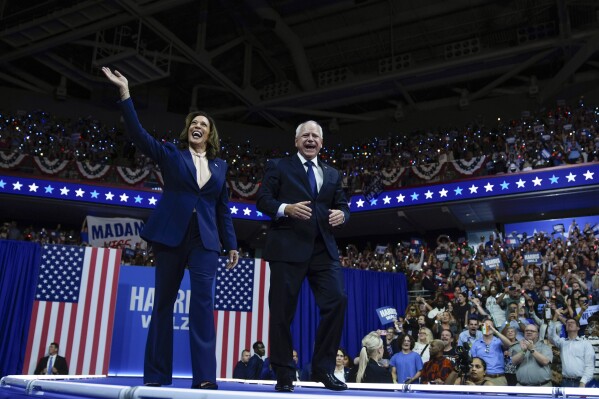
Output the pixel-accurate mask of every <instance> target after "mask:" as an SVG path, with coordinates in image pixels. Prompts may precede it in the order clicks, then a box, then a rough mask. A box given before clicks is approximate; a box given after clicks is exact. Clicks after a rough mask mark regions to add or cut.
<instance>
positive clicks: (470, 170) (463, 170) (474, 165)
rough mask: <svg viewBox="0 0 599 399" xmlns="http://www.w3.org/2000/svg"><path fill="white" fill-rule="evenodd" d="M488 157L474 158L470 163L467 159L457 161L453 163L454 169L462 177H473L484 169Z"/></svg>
mask: <svg viewBox="0 0 599 399" xmlns="http://www.w3.org/2000/svg"><path fill="white" fill-rule="evenodd" d="M485 159H486V157H485V156H484V155H481V156H480V157H474V158H472V159H471V160H470V161H466V160H465V159H456V160H455V161H453V162H452V163H453V167H454V168H455V170H457V171H458V173H460V174H462V175H472V174H474V173H475V172H476V171H477V170H479V169H480V168H482V167H483V165H484V164H485Z"/></svg>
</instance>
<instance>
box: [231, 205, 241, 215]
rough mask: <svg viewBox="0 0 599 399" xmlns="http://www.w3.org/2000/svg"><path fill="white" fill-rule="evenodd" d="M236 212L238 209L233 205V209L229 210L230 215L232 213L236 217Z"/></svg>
mask: <svg viewBox="0 0 599 399" xmlns="http://www.w3.org/2000/svg"><path fill="white" fill-rule="evenodd" d="M238 210H239V209H237V207H236V206H235V205H233V208H231V213H232V214H233V215H237V211H238Z"/></svg>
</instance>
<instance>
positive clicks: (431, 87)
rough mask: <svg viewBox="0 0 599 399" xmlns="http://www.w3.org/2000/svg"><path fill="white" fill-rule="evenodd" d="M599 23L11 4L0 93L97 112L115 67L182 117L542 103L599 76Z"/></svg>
mask: <svg viewBox="0 0 599 399" xmlns="http://www.w3.org/2000/svg"><path fill="white" fill-rule="evenodd" d="M598 13H599V3H598V2H597V1H594V0H511V1H509V0H507V1H491V0H451V1H447V0H428V1H416V0H394V1H391V0H245V1H242V0H239V1H227V0H195V1H192V0H169V1H164V0H111V1H108V0H83V1H51V0H50V1H39V0H18V1H17V0H4V1H2V2H0V85H2V86H5V87H17V88H21V89H25V90H29V91H32V92H43V93H54V94H55V95H57V96H58V97H60V96H63V97H64V96H69V97H72V98H81V99H88V100H92V101H98V102H100V103H101V102H102V101H104V102H105V101H108V98H110V99H112V98H113V97H114V93H113V90H111V89H112V88H109V87H107V86H106V84H105V82H104V79H102V77H101V76H100V72H99V67H100V66H103V65H107V66H111V67H115V68H117V69H119V70H121V71H122V72H123V73H125V74H126V75H127V76H128V77H129V79H130V81H131V85H132V86H133V87H134V88H133V90H134V92H135V93H137V94H138V95H142V94H143V93H144V92H149V90H150V89H151V90H152V91H153V92H160V93H165V96H168V110H169V111H171V112H177V113H186V112H188V111H189V110H190V109H193V108H198V109H204V110H207V111H209V112H211V113H212V114H213V115H214V116H215V117H216V118H217V119H221V120H230V121H236V122H239V123H244V124H250V125H257V126H268V127H273V126H274V127H278V128H284V129H289V128H290V127H291V126H293V125H295V124H296V123H298V122H300V121H303V120H305V119H306V118H307V117H314V118H318V119H320V120H329V121H330V122H333V123H336V124H339V125H341V124H350V123H355V122H364V121H372V120H378V119H382V118H389V119H392V118H401V114H402V112H404V110H406V109H410V108H412V109H417V110H434V109H436V108H438V107H444V106H451V105H454V106H455V107H456V108H457V107H460V106H461V107H464V106H467V105H468V104H470V103H472V102H474V101H477V100H481V99H484V98H489V97H499V96H505V95H514V94H516V95H522V96H532V97H535V98H536V99H537V101H538V102H539V103H540V104H542V103H544V102H547V101H548V100H549V99H552V98H554V97H555V96H556V95H557V94H558V93H559V92H560V91H561V90H563V89H564V88H565V87H567V86H568V85H572V84H587V85H593V84H596V83H597V82H598V81H599V55H598V52H597V49H598V48H599V23H598Z"/></svg>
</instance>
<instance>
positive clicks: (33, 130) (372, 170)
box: [0, 100, 599, 199]
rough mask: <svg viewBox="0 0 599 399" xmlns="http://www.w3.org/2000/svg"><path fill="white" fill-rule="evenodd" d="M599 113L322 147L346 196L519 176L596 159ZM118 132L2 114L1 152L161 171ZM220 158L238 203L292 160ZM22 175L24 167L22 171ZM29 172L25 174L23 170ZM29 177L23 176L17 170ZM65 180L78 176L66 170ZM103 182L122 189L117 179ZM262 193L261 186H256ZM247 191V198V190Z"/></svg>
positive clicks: (238, 153) (539, 115) (245, 153)
mask: <svg viewBox="0 0 599 399" xmlns="http://www.w3.org/2000/svg"><path fill="white" fill-rule="evenodd" d="M597 112H598V111H597V108H596V107H594V106H587V105H585V104H584V102H583V101H582V100H581V101H580V102H579V104H577V105H573V106H567V105H559V106H556V107H555V108H554V109H551V110H547V109H543V110H540V111H538V112H536V113H530V112H523V113H522V115H521V116H519V117H517V118H513V119H511V120H509V121H504V120H501V119H498V120H497V121H492V122H489V121H485V120H482V119H480V118H479V119H477V120H474V121H472V122H471V123H470V124H468V125H467V126H462V127H445V128H436V129H427V130H424V129H423V130H421V131H413V132H409V133H405V132H402V133H388V134H386V135H383V136H379V137H376V138H366V139H363V140H361V141H356V142H353V143H351V144H349V143H345V144H343V145H341V144H336V145H334V144H332V145H329V146H325V147H323V149H322V151H321V154H320V156H321V158H322V160H323V161H325V162H328V163H330V164H331V165H333V166H335V167H336V168H338V169H339V170H341V171H342V172H343V175H344V177H343V185H344V188H345V189H346V190H347V192H348V193H355V192H360V191H365V190H367V189H368V187H369V186H370V185H371V184H372V182H373V180H375V179H377V178H380V177H381V176H387V175H393V174H397V175H399V174H400V173H399V171H400V170H403V169H405V173H401V176H399V177H398V178H397V179H395V180H394V179H393V178H389V179H390V180H393V183H389V185H387V188H397V187H400V186H406V185H418V184H423V183H427V182H428V181H430V180H426V179H422V176H419V175H418V173H416V172H413V171H412V169H411V168H412V167H414V166H418V165H435V164H437V165H438V164H440V163H443V162H455V161H456V160H462V161H464V162H466V163H468V162H471V161H472V159H475V158H477V157H482V156H485V159H484V166H483V167H481V168H480V169H478V170H476V172H475V173H474V174H476V175H485V174H498V173H516V172H519V171H527V170H532V169H537V168H547V167H552V166H559V165H563V164H576V163H582V162H593V161H597V160H599V134H598V133H597V132H598V131H599V119H598V118H597ZM153 135H154V136H155V137H156V138H158V139H159V140H160V141H162V142H172V143H175V144H176V143H178V138H177V135H176V133H173V132H153ZM125 137H126V136H125V135H124V134H122V132H121V129H120V128H118V127H116V126H109V125H108V124H103V123H102V122H101V121H99V120H97V119H94V118H93V117H89V116H88V117H82V118H80V119H78V120H70V119H68V118H60V117H58V116H54V115H50V114H48V113H47V112H43V111H33V112H20V113H17V114H10V113H4V114H3V115H0V151H2V152H4V153H5V154H10V153H12V152H14V151H17V152H18V153H19V154H27V155H32V156H39V157H46V158H48V159H50V160H67V161H71V160H73V161H88V162H90V163H94V164H107V165H115V166H124V167H128V168H133V169H136V168H137V169H143V168H149V169H152V170H159V168H158V167H157V165H155V164H154V163H153V162H152V161H151V160H150V159H149V158H148V157H147V156H145V155H144V154H143V153H141V152H140V151H139V150H138V149H136V147H135V146H133V145H132V143H131V142H129V141H128V140H127V139H126V138H125ZM221 151H222V155H223V159H226V160H227V162H228V163H229V165H230V166H231V167H230V168H229V170H228V181H229V183H230V184H231V185H232V187H233V185H234V187H235V188H237V189H233V190H231V193H232V195H233V196H235V197H238V198H246V199H247V198H253V197H252V192H253V191H252V190H251V189H250V188H247V187H248V185H250V184H254V185H256V184H257V183H259V182H260V181H261V179H262V176H263V174H264V170H265V166H266V160H267V159H272V158H279V157H282V156H286V155H289V153H288V152H286V151H285V150H283V149H281V148H266V147H264V146H261V145H259V144H254V143H252V142H250V141H249V140H247V141H245V142H242V143H236V142H234V141H233V140H231V139H229V138H223V140H222V142H221ZM22 169H23V168H22ZM25 169H27V168H25ZM20 171H25V170H20ZM57 177H60V178H67V179H77V178H80V175H79V173H77V171H76V168H74V167H72V166H71V167H68V168H66V169H65V170H64V171H62V172H61V173H60V174H58V175H57ZM460 177H461V176H460V174H459V173H458V172H457V171H456V169H454V168H443V169H442V170H441V171H440V172H439V174H438V175H436V176H435V178H434V179H432V180H454V179H459V178H460ZM102 179H104V180H108V181H109V182H110V183H114V184H119V183H122V182H121V181H120V179H119V178H118V177H117V176H116V173H114V174H110V173H108V174H106V175H105V176H104V177H103V178H102ZM255 187H257V186H255ZM244 190H247V192H244Z"/></svg>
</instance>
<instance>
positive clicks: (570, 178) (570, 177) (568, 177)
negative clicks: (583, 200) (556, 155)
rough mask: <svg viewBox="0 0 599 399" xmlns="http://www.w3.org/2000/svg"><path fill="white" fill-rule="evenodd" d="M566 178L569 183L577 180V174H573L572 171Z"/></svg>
mask: <svg viewBox="0 0 599 399" xmlns="http://www.w3.org/2000/svg"><path fill="white" fill-rule="evenodd" d="M566 179H568V183H569V182H571V181H576V175H573V174H572V172H570V174H569V175H568V176H566Z"/></svg>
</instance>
